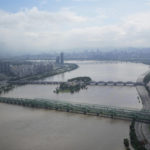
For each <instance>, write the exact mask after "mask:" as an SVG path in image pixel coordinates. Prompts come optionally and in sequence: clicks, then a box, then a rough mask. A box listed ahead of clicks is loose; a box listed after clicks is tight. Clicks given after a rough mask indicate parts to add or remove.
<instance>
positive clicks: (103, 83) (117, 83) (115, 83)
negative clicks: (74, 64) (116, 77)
mask: <svg viewBox="0 0 150 150" xmlns="http://www.w3.org/2000/svg"><path fill="white" fill-rule="evenodd" d="M9 83H11V84H54V85H55V84H56V85H57V84H61V83H65V82H63V81H9ZM87 84H88V85H98V86H144V84H143V83H141V82H132V81H127V82H123V81H90V82H88V83H87Z"/></svg>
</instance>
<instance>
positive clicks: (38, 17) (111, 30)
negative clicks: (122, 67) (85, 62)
mask: <svg viewBox="0 0 150 150" xmlns="http://www.w3.org/2000/svg"><path fill="white" fill-rule="evenodd" d="M111 47H112V48H116V47H118V48H120V47H150V0H0V51H2V50H3V51H4V50H10V51H29V52H33V51H43V52H44V51H51V50H58V49H60V50H65V49H67V50H69V49H85V48H111Z"/></svg>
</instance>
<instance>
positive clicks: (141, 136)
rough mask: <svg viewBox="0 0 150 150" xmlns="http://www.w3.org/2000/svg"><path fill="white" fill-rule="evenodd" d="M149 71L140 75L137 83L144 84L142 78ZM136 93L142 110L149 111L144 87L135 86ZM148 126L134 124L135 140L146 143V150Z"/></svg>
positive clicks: (149, 139)
mask: <svg viewBox="0 0 150 150" xmlns="http://www.w3.org/2000/svg"><path fill="white" fill-rule="evenodd" d="M149 72H150V71H148V72H146V73H144V74H142V75H141V76H140V77H139V78H138V79H137V82H141V83H144V77H145V76H146V75H147V74H148V73H149ZM136 89H137V92H138V94H139V96H140V98H141V101H142V104H143V108H142V109H144V110H149V109H150V96H149V93H148V91H147V90H146V88H145V86H137V87H136ZM149 126H150V125H149V124H144V123H138V122H136V123H135V132H136V135H137V138H138V140H139V141H144V142H146V144H145V147H146V149H147V150H150V129H149Z"/></svg>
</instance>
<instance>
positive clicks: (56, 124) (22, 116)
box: [0, 61, 148, 150]
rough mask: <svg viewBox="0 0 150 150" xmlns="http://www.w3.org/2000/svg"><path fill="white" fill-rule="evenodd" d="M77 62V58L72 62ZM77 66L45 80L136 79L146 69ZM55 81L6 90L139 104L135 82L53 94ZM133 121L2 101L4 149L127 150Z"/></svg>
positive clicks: (135, 65) (119, 65)
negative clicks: (125, 85)
mask: <svg viewBox="0 0 150 150" xmlns="http://www.w3.org/2000/svg"><path fill="white" fill-rule="evenodd" d="M71 62H73V61H71ZM74 63H77V64H78V65H79V68H78V69H76V70H74V71H71V72H67V73H64V74H60V75H56V76H53V77H48V78H46V79H44V80H47V81H50V80H51V81H56V80H59V81H66V80H68V79H69V78H72V77H76V76H90V77H91V78H92V79H93V80H95V81H100V80H104V81H110V80H111V81H136V79H137V77H138V76H139V75H140V74H142V73H144V72H145V71H147V70H148V66H147V65H144V64H139V63H129V62H127V63H124V62H98V61H75V62H74ZM55 88H56V85H53V86H52V85H25V86H20V87H16V88H15V89H13V90H12V91H10V92H8V93H5V94H3V95H2V96H6V97H26V98H46V99H54V100H55V99H56V100H60V101H61V100H65V101H69V102H78V103H92V104H93V103H94V104H101V105H113V106H120V107H130V108H141V106H142V104H141V101H140V100H138V99H137V96H138V94H137V91H136V89H135V88H134V87H121V86H120V87H112V86H108V87H104V86H102V87H99V86H89V87H88V89H87V90H82V91H80V92H79V93H75V94H69V93H61V94H55V93H54V92H53V90H54V89H55ZM129 125H130V122H129V121H123V120H112V119H106V118H100V117H93V116H85V115H79V114H70V113H64V112H55V111H47V110H37V109H31V108H24V107H19V106H14V105H7V104H0V133H1V134H0V149H7V150H20V149H21V150H34V149H36V150H41V149H42V150H49V149H50V150H69V149H71V150H76V149H80V150H91V149H94V150H108V149H115V150H123V149H124V145H123V138H125V137H129Z"/></svg>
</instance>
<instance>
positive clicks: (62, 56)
mask: <svg viewBox="0 0 150 150" xmlns="http://www.w3.org/2000/svg"><path fill="white" fill-rule="evenodd" d="M60 63H61V64H64V53H61V54H60Z"/></svg>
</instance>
